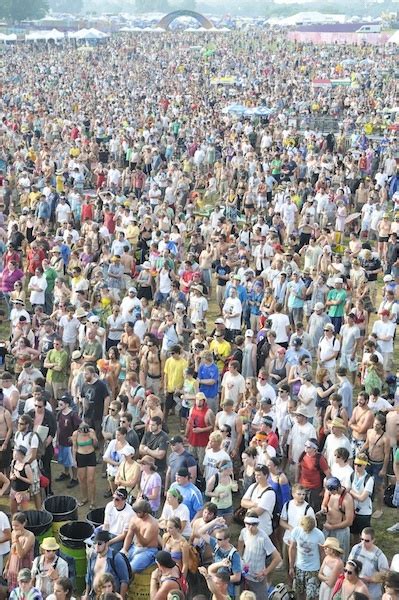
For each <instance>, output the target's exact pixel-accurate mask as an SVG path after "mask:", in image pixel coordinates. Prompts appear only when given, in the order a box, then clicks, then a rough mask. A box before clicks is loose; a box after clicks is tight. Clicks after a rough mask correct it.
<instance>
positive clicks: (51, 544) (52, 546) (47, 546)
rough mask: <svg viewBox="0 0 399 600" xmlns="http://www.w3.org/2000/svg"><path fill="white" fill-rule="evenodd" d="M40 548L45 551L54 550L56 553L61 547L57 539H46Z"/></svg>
mask: <svg viewBox="0 0 399 600" xmlns="http://www.w3.org/2000/svg"><path fill="white" fill-rule="evenodd" d="M40 547H41V548H42V549H43V550H53V551H54V552H56V551H57V550H59V549H60V547H59V545H58V544H57V540H56V539H55V537H48V538H44V540H43V542H42V543H41V546H40Z"/></svg>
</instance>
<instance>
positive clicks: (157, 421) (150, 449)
mask: <svg viewBox="0 0 399 600" xmlns="http://www.w3.org/2000/svg"><path fill="white" fill-rule="evenodd" d="M168 445H169V438H168V435H167V434H166V433H165V432H164V431H162V419H161V417H158V416H157V415H155V416H154V417H152V418H151V419H150V429H149V431H146V432H145V434H144V436H143V439H142V441H141V444H140V446H139V453H140V456H141V457H144V456H150V457H151V458H152V459H154V460H155V465H156V467H157V470H158V473H159V475H160V476H161V479H162V483H164V482H165V475H166V454H167V450H168Z"/></svg>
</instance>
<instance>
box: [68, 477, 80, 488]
mask: <svg viewBox="0 0 399 600" xmlns="http://www.w3.org/2000/svg"><path fill="white" fill-rule="evenodd" d="M77 485H79V481H78V480H77V479H71V481H70V482H69V483H68V484H67V488H73V487H76V486H77Z"/></svg>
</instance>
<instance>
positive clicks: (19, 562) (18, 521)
mask: <svg viewBox="0 0 399 600" xmlns="http://www.w3.org/2000/svg"><path fill="white" fill-rule="evenodd" d="M27 521H28V519H27V517H26V515H25V513H21V512H18V513H15V515H13V517H12V523H11V526H12V531H11V550H10V554H9V556H8V558H7V561H6V564H5V567H4V577H5V578H6V579H7V584H8V591H9V592H11V591H12V590H13V589H14V588H15V587H16V586H17V581H18V574H19V572H20V570H21V569H24V568H26V567H28V566H29V567H30V566H31V565H32V562H33V551H34V545H35V536H34V534H33V533H32V532H30V531H28V529H26V524H27Z"/></svg>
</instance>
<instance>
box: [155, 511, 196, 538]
mask: <svg viewBox="0 0 399 600" xmlns="http://www.w3.org/2000/svg"><path fill="white" fill-rule="evenodd" d="M172 517H179V519H180V521H185V522H186V525H185V527H184V529H183V531H182V532H181V533H182V535H184V537H189V536H190V535H191V523H190V511H189V510H188V507H187V506H186V505H185V504H183V503H182V504H179V506H178V507H177V508H172V507H171V505H170V504H168V503H167V502H165V504H164V507H163V510H162V515H161V520H163V519H165V520H166V521H167V520H168V519H171V518H172Z"/></svg>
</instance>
